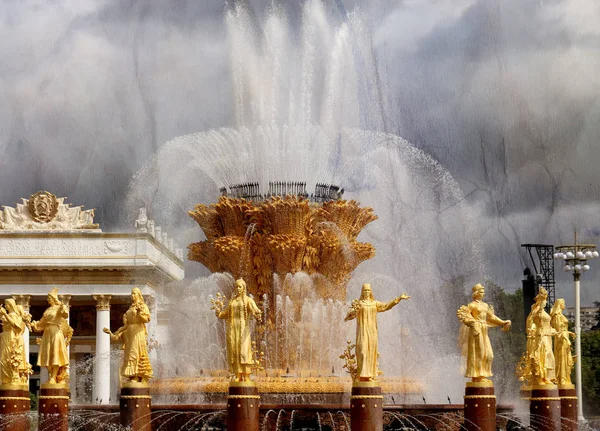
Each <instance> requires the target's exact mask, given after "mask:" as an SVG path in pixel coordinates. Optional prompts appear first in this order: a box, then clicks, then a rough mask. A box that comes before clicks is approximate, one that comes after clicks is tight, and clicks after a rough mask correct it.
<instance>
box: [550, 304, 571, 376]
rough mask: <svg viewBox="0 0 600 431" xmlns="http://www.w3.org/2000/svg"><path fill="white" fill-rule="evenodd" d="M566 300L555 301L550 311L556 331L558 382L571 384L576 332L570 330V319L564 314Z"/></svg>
mask: <svg viewBox="0 0 600 431" xmlns="http://www.w3.org/2000/svg"><path fill="white" fill-rule="evenodd" d="M564 309H565V300H564V299H562V298H559V299H557V300H556V302H555V303H554V306H553V307H552V311H551V312H550V318H551V321H550V324H551V325H552V328H553V329H554V330H555V331H556V334H555V335H554V359H555V363H556V383H558V384H559V385H570V384H572V383H571V370H572V369H573V355H572V354H571V340H570V339H569V337H573V338H575V337H576V335H575V333H574V332H571V331H569V320H568V319H567V318H566V317H565V316H564V314H563V310H564Z"/></svg>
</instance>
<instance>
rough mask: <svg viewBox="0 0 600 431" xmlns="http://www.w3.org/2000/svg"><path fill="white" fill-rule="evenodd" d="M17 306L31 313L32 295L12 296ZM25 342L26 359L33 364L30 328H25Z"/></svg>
mask: <svg viewBox="0 0 600 431" xmlns="http://www.w3.org/2000/svg"><path fill="white" fill-rule="evenodd" d="M12 297H13V299H14V300H15V302H16V303H17V305H20V306H21V307H23V310H25V311H26V312H27V313H29V302H30V301H31V295H13V296H12ZM23 341H24V346H25V357H26V358H27V362H28V363H31V360H30V359H29V328H28V327H25V332H23Z"/></svg>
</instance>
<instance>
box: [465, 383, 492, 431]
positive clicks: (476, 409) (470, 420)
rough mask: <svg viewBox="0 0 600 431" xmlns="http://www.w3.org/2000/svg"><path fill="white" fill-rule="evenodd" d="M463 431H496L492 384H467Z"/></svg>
mask: <svg viewBox="0 0 600 431" xmlns="http://www.w3.org/2000/svg"><path fill="white" fill-rule="evenodd" d="M464 428H465V430H467V431H476V430H477V431H478V430H481V431H496V396H495V395H494V384H493V383H492V382H467V384H466V387H465V425H464Z"/></svg>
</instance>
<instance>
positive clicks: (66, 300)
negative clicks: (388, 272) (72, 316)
mask: <svg viewBox="0 0 600 431" xmlns="http://www.w3.org/2000/svg"><path fill="white" fill-rule="evenodd" d="M72 297H73V295H69V294H66V295H58V300H59V301H60V302H62V303H63V304H64V305H66V306H67V308H70V307H71V298H72Z"/></svg>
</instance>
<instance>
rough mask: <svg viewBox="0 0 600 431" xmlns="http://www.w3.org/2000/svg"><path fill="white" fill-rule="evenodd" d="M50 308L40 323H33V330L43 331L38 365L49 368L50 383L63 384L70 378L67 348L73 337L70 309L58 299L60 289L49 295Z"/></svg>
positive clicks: (53, 290)
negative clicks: (68, 318)
mask: <svg viewBox="0 0 600 431" xmlns="http://www.w3.org/2000/svg"><path fill="white" fill-rule="evenodd" d="M48 303H49V304H50V307H48V308H47V309H46V311H44V315H43V316H42V318H41V319H40V320H39V321H33V322H31V329H32V330H33V331H36V332H41V331H43V335H42V339H41V341H40V350H39V353H38V361H37V364H38V365H39V366H40V367H46V368H48V375H49V379H48V383H50V384H55V383H63V382H66V381H68V378H69V371H68V370H69V355H68V354H67V346H68V345H69V343H70V342H71V337H72V336H73V328H71V327H70V326H69V323H68V322H67V317H68V316H69V308H68V307H67V306H66V305H64V304H63V303H62V302H61V301H60V300H59V299H58V288H56V287H55V288H53V289H52V290H51V291H50V293H49V294H48Z"/></svg>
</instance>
